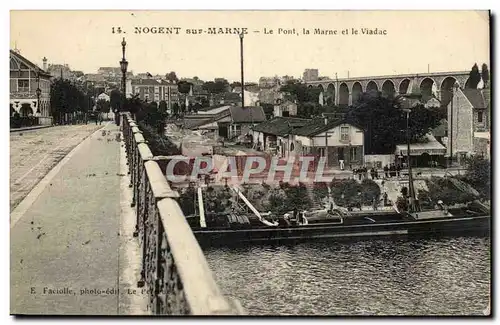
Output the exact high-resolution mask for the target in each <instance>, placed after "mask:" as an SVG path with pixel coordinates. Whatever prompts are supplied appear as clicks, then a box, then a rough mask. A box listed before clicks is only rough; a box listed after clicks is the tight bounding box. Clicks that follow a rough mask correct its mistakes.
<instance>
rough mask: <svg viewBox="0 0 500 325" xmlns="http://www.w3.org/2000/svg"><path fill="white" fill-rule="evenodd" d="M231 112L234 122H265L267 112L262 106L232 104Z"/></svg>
mask: <svg viewBox="0 0 500 325" xmlns="http://www.w3.org/2000/svg"><path fill="white" fill-rule="evenodd" d="M229 113H230V114H231V119H232V121H233V122H234V123H251V122H257V123H259V122H264V121H265V120H266V114H264V110H263V109H262V107H260V106H245V108H242V107H241V106H230V107H229Z"/></svg>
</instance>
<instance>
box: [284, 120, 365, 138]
mask: <svg viewBox="0 0 500 325" xmlns="http://www.w3.org/2000/svg"><path fill="white" fill-rule="evenodd" d="M341 124H349V125H352V126H355V127H357V128H359V129H363V128H362V127H360V126H359V125H357V124H355V123H352V122H350V121H348V120H346V119H336V120H328V121H327V123H325V119H324V118H317V119H314V120H311V122H310V123H308V124H306V125H304V126H303V127H301V128H298V129H294V130H292V131H291V132H290V133H291V134H296V135H303V136H306V137H313V136H315V135H318V134H320V133H323V132H325V131H328V130H331V129H333V128H335V127H337V126H339V125H341Z"/></svg>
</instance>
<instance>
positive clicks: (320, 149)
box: [319, 148, 325, 157]
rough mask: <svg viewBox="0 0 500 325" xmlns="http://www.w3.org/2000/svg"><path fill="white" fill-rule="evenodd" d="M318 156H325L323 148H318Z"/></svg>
mask: <svg viewBox="0 0 500 325" xmlns="http://www.w3.org/2000/svg"><path fill="white" fill-rule="evenodd" d="M319 156H320V157H324V156H325V148H319Z"/></svg>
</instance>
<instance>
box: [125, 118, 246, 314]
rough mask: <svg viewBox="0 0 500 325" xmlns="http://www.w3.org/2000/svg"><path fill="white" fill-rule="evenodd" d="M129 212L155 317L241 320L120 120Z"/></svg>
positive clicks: (132, 128) (158, 175) (159, 176)
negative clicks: (234, 317) (130, 193)
mask: <svg viewBox="0 0 500 325" xmlns="http://www.w3.org/2000/svg"><path fill="white" fill-rule="evenodd" d="M122 125H123V136H124V140H125V146H126V152H127V161H128V168H129V173H130V175H131V184H130V187H132V189H133V202H132V206H135V207H136V231H135V232H134V236H135V237H138V239H139V243H140V246H141V251H142V268H141V279H140V281H139V282H138V286H139V287H145V289H146V292H148V298H149V299H148V307H149V309H150V310H151V311H152V313H153V314H156V315H242V314H244V313H245V312H244V310H243V308H242V307H241V305H240V304H239V302H238V301H237V300H234V299H228V298H226V297H224V296H223V295H222V292H221V291H220V289H219V287H218V285H217V283H216V282H215V280H214V277H213V274H212V271H211V270H210V268H209V266H208V263H207V260H206V259H205V256H204V255H203V251H202V250H201V248H200V246H199V244H198V242H197V240H196V238H195V237H194V234H193V232H192V231H191V227H190V226H189V224H188V222H187V221H186V218H185V216H184V214H183V212H182V210H181V208H180V206H179V204H178V203H177V201H176V198H178V197H179V194H178V193H177V192H176V191H174V190H172V189H171V188H170V185H169V184H168V182H167V180H166V178H165V175H164V174H163V172H162V170H161V169H160V166H159V165H158V162H157V159H155V157H154V156H153V154H152V153H151V150H150V149H149V147H148V145H147V141H146V140H145V139H144V137H143V136H142V134H141V131H140V130H139V128H138V127H137V124H136V123H135V122H134V120H133V119H132V118H131V116H130V115H129V114H128V113H127V114H125V115H123V123H122Z"/></svg>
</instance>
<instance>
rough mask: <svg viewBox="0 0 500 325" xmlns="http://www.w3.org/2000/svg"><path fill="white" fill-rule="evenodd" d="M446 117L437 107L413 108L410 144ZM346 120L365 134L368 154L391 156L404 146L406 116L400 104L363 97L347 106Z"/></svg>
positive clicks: (380, 96)
mask: <svg viewBox="0 0 500 325" xmlns="http://www.w3.org/2000/svg"><path fill="white" fill-rule="evenodd" d="M445 117H446V114H445V113H444V112H443V111H442V110H439V109H437V108H426V107H425V106H424V105H422V104H417V105H415V106H414V107H412V111H411V114H410V141H411V142H416V141H417V140H420V139H421V138H422V137H423V136H424V135H425V134H427V133H428V132H429V131H430V130H431V129H433V128H435V127H437V126H438V124H439V121H441V120H442V119H443V118H445ZM346 119H347V120H349V121H351V122H353V123H355V124H357V125H359V126H360V127H361V128H363V130H364V131H365V136H364V139H365V152H366V153H367V154H390V153H394V150H395V147H396V145H397V144H402V143H406V142H407V139H406V114H405V113H404V112H403V111H402V110H401V104H400V101H399V100H397V99H395V98H385V97H383V96H382V95H381V94H375V95H374V94H366V93H365V94H363V95H362V96H361V98H360V100H359V101H358V103H357V105H356V106H355V107H350V108H349V109H348V111H347V113H346Z"/></svg>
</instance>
